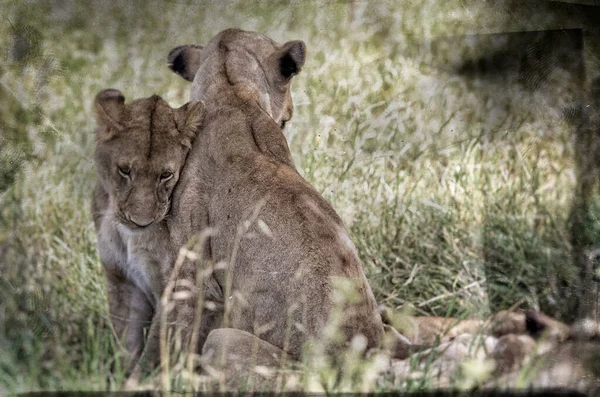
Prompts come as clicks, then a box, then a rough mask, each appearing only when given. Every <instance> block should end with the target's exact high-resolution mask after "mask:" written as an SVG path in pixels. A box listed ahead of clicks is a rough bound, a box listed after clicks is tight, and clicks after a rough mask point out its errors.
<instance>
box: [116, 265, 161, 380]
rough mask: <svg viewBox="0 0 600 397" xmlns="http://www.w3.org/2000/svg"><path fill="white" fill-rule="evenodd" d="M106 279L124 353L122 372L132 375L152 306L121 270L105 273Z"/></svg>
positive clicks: (117, 332)
mask: <svg viewBox="0 0 600 397" xmlns="http://www.w3.org/2000/svg"><path fill="white" fill-rule="evenodd" d="M106 268H107V267H105V269H106ZM105 276H106V285H107V290H108V304H109V312H110V319H111V323H112V326H113V329H114V332H115V334H116V337H117V340H118V341H119V343H120V344H121V346H122V347H123V348H124V349H125V352H126V355H125V359H124V362H123V368H124V369H125V371H126V373H129V372H130V371H131V370H132V368H133V365H134V364H135V362H136V360H137V358H138V357H139V355H140V354H141V352H142V349H143V346H144V328H145V327H149V326H150V322H151V319H152V306H151V305H150V303H149V302H148V299H147V298H146V296H145V295H144V293H143V292H142V291H141V290H140V289H139V288H137V287H136V286H135V285H134V284H133V283H132V282H131V281H130V280H129V279H127V278H126V277H125V276H124V275H123V274H122V273H121V271H120V270H116V269H110V270H106V271H105Z"/></svg>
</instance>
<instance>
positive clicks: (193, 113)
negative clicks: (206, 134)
mask: <svg viewBox="0 0 600 397" xmlns="http://www.w3.org/2000/svg"><path fill="white" fill-rule="evenodd" d="M203 118H204V102H203V101H197V102H188V103H186V104H185V105H183V106H182V107H180V108H179V109H177V110H175V125H176V126H177V130H178V131H179V133H180V134H181V135H182V140H181V144H182V145H183V146H185V147H188V148H191V147H192V141H193V140H194V138H195V137H196V134H197V133H198V130H199V129H200V126H201V124H202V119H203Z"/></svg>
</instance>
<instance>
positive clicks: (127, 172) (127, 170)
mask: <svg viewBox="0 0 600 397" xmlns="http://www.w3.org/2000/svg"><path fill="white" fill-rule="evenodd" d="M118 171H119V174H121V176H122V177H123V178H129V176H130V175H131V168H129V167H127V166H126V165H125V166H122V167H118Z"/></svg>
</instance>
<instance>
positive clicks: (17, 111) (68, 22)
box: [0, 0, 595, 394]
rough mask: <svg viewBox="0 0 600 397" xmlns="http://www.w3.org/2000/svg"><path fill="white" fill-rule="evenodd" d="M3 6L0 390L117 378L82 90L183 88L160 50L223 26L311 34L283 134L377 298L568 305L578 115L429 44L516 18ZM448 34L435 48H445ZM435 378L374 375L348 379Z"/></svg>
mask: <svg viewBox="0 0 600 397" xmlns="http://www.w3.org/2000/svg"><path fill="white" fill-rule="evenodd" d="M352 4H353V5H352ZM490 7H491V6H490ZM494 7H495V6H494ZM1 8H2V18H1V19H0V37H1V38H2V39H0V40H1V41H0V52H1V53H2V57H1V58H0V59H2V61H0V62H1V63H0V100H1V102H2V107H1V109H0V131H1V134H2V135H0V285H2V287H1V288H0V342H1V343H0V394H2V393H8V392H14V391H26V390H61V389H85V390H104V389H106V388H107V387H108V388H115V387H117V385H118V384H119V382H120V379H119V375H118V373H119V371H116V374H117V375H116V378H111V377H110V376H109V375H107V374H108V372H109V369H110V368H111V366H113V363H114V362H115V357H116V354H117V349H116V347H115V342H114V340H113V339H112V336H111V334H110V331H109V328H108V325H107V321H108V320H107V301H106V291H105V287H104V280H103V278H102V270H101V266H100V263H99V260H98V256H97V253H96V248H95V232H94V228H93V224H92V218H91V210H90V198H91V192H92V188H93V185H94V179H95V170H94V166H93V161H92V153H93V149H94V128H95V120H94V118H93V114H92V111H91V104H92V101H93V98H94V96H95V94H96V93H97V92H98V91H100V90H101V89H104V88H109V87H113V88H118V89H120V90H121V91H122V92H124V93H125V95H126V97H127V99H128V100H131V99H134V98H139V97H146V96H149V95H151V94H153V93H157V94H159V95H161V96H163V98H164V99H165V100H167V101H168V102H169V103H171V104H172V105H173V106H179V105H182V104H183V103H185V102H186V100H187V95H188V89H189V84H188V83H187V82H185V81H183V80H182V79H181V78H179V77H178V76H176V75H174V74H173V73H171V72H170V71H169V70H168V69H167V67H166V54H167V53H168V51H169V50H170V49H171V48H173V47H174V46H176V45H179V44H184V43H205V42H207V40H208V39H210V38H211V37H212V36H213V35H214V34H216V33H217V32H219V31H220V30H222V29H224V28H227V27H240V28H243V29H247V30H255V31H259V32H264V33H266V34H268V35H269V36H271V37H272V38H274V39H276V40H278V41H279V42H284V41H286V40H293V39H302V40H304V41H305V42H306V44H307V47H308V51H309V53H308V59H307V63H306V65H305V68H304V70H303V72H302V73H301V74H300V75H299V76H297V77H296V78H295V81H294V84H293V97H294V101H295V115H294V119H293V121H292V122H291V123H289V127H287V128H286V135H287V138H288V141H289V143H290V147H291V149H292V153H293V157H294V160H295V162H296V164H297V166H298V169H299V170H300V172H301V173H302V174H303V175H304V176H305V178H306V179H307V180H308V181H309V182H310V183H311V184H313V185H314V186H315V187H316V188H317V190H318V191H320V192H321V193H322V195H323V196H324V197H325V198H326V199H327V200H329V201H330V202H331V203H332V204H333V206H334V208H336V210H337V211H338V213H339V214H340V216H341V217H342V219H343V220H344V222H345V224H346V225H347V227H348V228H349V229H350V231H351V234H352V238H353V240H354V242H355V243H356V245H357V248H358V251H359V254H360V256H361V259H362V260H363V264H364V269H365V271H366V273H367V276H368V279H369V281H370V283H371V286H372V288H373V290H374V292H375V294H376V297H377V299H378V301H379V302H380V303H381V304H385V305H387V306H390V307H394V308H401V307H404V308H408V310H412V311H414V312H416V313H418V314H434V315H441V316H450V315H452V316H485V315H487V314H489V313H490V312H491V311H496V310H498V309H500V308H506V307H509V306H511V305H512V304H514V303H515V302H519V301H523V302H524V306H527V307H533V308H541V309H543V310H545V311H546V312H548V313H549V314H557V315H559V314H561V311H560V310H561V305H560V304H559V303H558V302H559V299H560V293H561V292H560V289H559V288H558V287H557V285H558V284H559V281H560V280H559V279H563V278H564V279H568V278H569V277H571V274H572V273H573V269H572V268H571V267H570V266H569V265H570V263H571V258H570V255H571V247H570V244H569V229H568V214H569V210H570V205H571V202H572V200H573V192H574V189H575V172H576V171H575V164H574V160H573V156H574V154H573V147H572V144H571V140H570V139H571V135H570V134H571V132H570V129H569V128H568V126H566V125H565V124H561V123H559V122H556V118H552V116H551V115H548V114H544V115H543V116H541V117H540V116H539V114H540V113H539V112H538V113H535V112H534V111H532V112H530V113H527V112H525V111H523V109H528V107H524V106H523V104H531V103H538V102H535V100H536V99H535V98H533V95H532V94H525V93H519V91H518V87H516V86H515V88H514V89H513V88H510V89H509V90H505V89H504V88H505V87H507V86H506V85H504V84H506V82H502V83H501V85H494V84H492V83H489V84H488V83H486V82H483V83H482V82H481V81H479V82H478V81H477V80H476V79H475V80H473V79H466V78H464V77H461V76H458V75H456V74H451V73H448V72H445V71H444V70H443V68H439V67H438V66H436V65H438V64H436V61H435V59H434V57H433V56H432V53H431V51H429V47H428V45H427V43H428V41H427V40H428V39H429V38H431V37H434V36H443V35H453V34H463V33H466V32H469V29H470V28H469V27H470V26H473V25H474V24H475V25H478V26H480V29H481V30H482V31H498V29H499V28H505V29H507V30H518V29H519V28H520V27H522V26H524V25H523V23H524V22H522V21H521V22H520V21H519V20H517V19H514V18H513V19H510V18H508V17H506V18H504V19H503V17H502V16H503V15H505V14H501V13H497V14H494V12H495V11H494V10H492V11H490V9H483V8H481V7H479V6H477V5H476V4H475V3H469V2H465V1H461V2H454V3H452V4H450V2H439V3H427V5H423V4H422V3H421V2H417V1H406V2H403V4H402V5H400V4H399V3H397V2H393V1H381V2H377V3H375V4H371V3H367V2H362V1H355V2H353V3H350V2H346V1H315V2H309V1H301V2H294V3H292V4H287V3H286V2H284V1H271V2H267V1H256V2H246V1H235V0H232V1H229V2H227V4H226V5H225V4H223V3H220V2H191V1H189V2H177V3H175V2H168V1H164V2H156V3H150V2H141V1H140V2H122V3H112V2H70V1H55V2H46V1H41V0H30V1H2V7H1ZM492 8H493V7H492ZM486 13H492V14H491V15H499V17H498V18H495V19H494V18H484V16H485V15H487V14H486ZM492 20H493V21H492ZM542 22H543V21H542ZM552 23H554V21H552V20H549V21H548V24H550V25H551V24H552ZM494 24H495V25H494ZM500 30H502V29H500ZM448 51H449V53H448V54H446V55H442V58H444V57H445V56H446V57H448V58H452V57H455V56H456V54H455V53H453V52H452V50H451V49H450V50H448ZM442 63H443V61H442ZM499 87H500V88H499ZM508 87H513V86H512V85H509V86H508ZM515 98H517V99H515ZM537 109H539V107H538V108H537ZM594 219H595V218H594ZM548 275H550V276H548ZM352 371H354V369H352ZM352 371H350V372H352ZM357 371H358V370H357ZM358 372H360V371H358ZM358 372H357V373H358ZM359 378H360V377H359ZM311 379H312V378H311ZM369 379H371V378H369ZM310 382H311V381H310V379H309V383H310ZM365 384H366V385H367V386H368V387H367V386H364V385H365ZM411 385H412V386H411ZM427 385H428V384H427V382H423V381H421V380H417V381H414V380H412V381H410V382H409V383H406V382H404V383H402V382H400V383H398V382H397V381H393V380H390V381H380V382H379V383H377V382H375V381H373V380H372V379H371V380H370V381H369V382H366V383H364V384H363V386H361V385H360V382H359V381H356V382H354V383H351V384H344V385H343V387H341V389H340V390H363V388H364V387H367V389H369V390H373V389H374V390H396V389H401V390H409V389H423V388H427V387H428V386H427Z"/></svg>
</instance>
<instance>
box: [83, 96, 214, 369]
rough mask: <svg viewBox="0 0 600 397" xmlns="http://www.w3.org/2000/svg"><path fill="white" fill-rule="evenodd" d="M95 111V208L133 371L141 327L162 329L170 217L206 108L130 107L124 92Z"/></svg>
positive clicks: (102, 99)
mask: <svg viewBox="0 0 600 397" xmlns="http://www.w3.org/2000/svg"><path fill="white" fill-rule="evenodd" d="M95 110H96V117H97V121H98V129H97V133H96V134H97V135H96V151H95V155H94V160H95V164H96V168H97V176H98V180H97V184H96V188H95V190H94V196H93V200H92V211H93V216H94V223H95V226H96V232H97V236H98V253H99V255H100V259H101V261H102V265H103V267H104V274H105V276H106V283H107V289H108V301H109V306H110V316H111V321H112V324H113V328H114V331H115V332H116V335H117V337H118V339H119V341H120V342H121V344H122V345H123V347H124V348H125V350H126V352H127V355H126V360H125V361H126V362H125V368H127V369H129V370H130V369H131V366H132V365H133V364H134V363H135V360H136V358H137V357H139V355H140V354H141V352H142V350H143V349H144V328H145V327H149V326H150V325H151V324H154V325H153V327H152V329H157V328H158V326H157V325H156V324H157V321H158V319H157V317H158V315H157V314H156V313H157V307H158V306H159V299H160V297H161V295H162V293H163V290H164V289H165V286H166V283H167V280H168V278H169V274H170V271H171V267H172V263H173V258H172V257H171V251H172V250H171V249H170V238H169V231H168V229H167V224H166V221H165V217H166V216H167V214H168V213H169V210H170V204H171V194H172V192H173V189H174V188H175V185H176V184H177V181H178V180H179V175H180V172H181V170H182V167H183V165H184V163H185V161H186V157H187V155H188V152H189V150H190V148H191V144H192V141H193V140H194V138H195V136H196V132H197V127H198V125H199V123H200V122H201V119H202V116H203V113H204V103H203V102H194V103H188V104H186V105H184V106H183V107H181V108H179V109H173V108H171V107H170V106H169V104H167V102H165V101H164V100H163V99H162V98H160V97H159V96H156V95H154V96H151V97H149V98H145V99H138V100H135V101H132V102H130V103H129V104H125V98H124V96H123V95H122V94H121V92H120V91H118V90H114V89H108V90H104V91H102V92H100V93H99V94H98V95H97V96H96V100H95ZM154 332H155V331H154ZM152 333H153V332H151V334H152ZM149 338H150V337H149ZM156 342H158V340H157V339H156ZM151 344H152V345H153V346H150V345H151ZM155 345H156V343H151V341H150V340H149V341H148V346H147V347H146V349H147V350H149V352H148V353H147V355H148V359H149V360H152V361H156V359H157V357H156V356H157V354H158V346H155Z"/></svg>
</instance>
